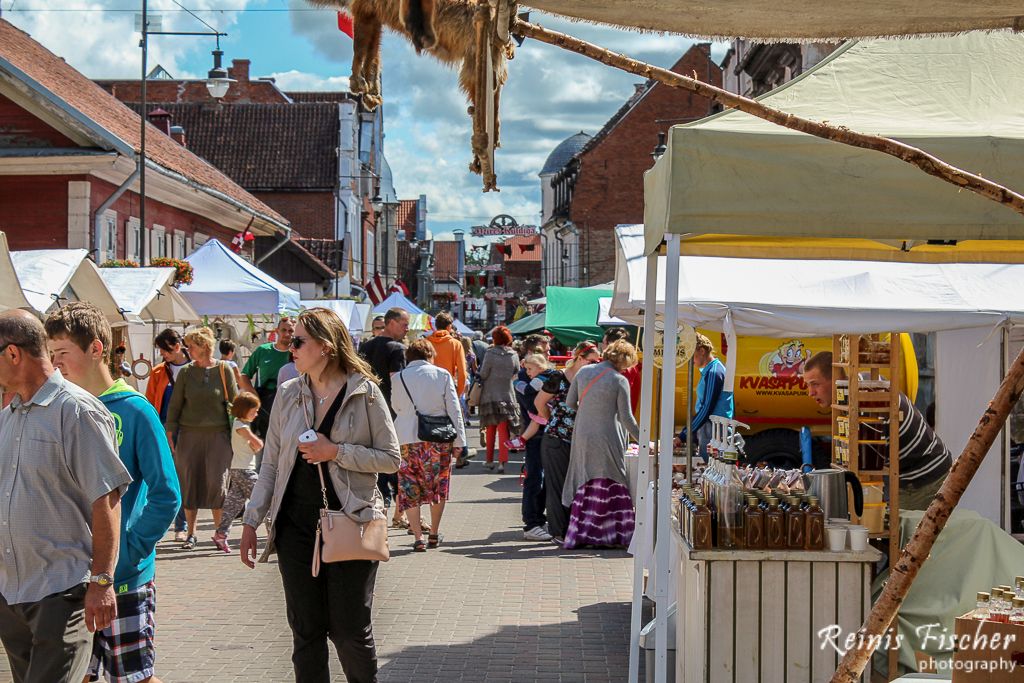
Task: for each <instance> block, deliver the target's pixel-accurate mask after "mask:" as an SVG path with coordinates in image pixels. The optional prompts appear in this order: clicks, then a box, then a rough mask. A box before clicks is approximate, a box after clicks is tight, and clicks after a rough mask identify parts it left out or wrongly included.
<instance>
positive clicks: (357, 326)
mask: <svg viewBox="0 0 1024 683" xmlns="http://www.w3.org/2000/svg"><path fill="white" fill-rule="evenodd" d="M372 311H373V306H371V305H370V304H356V305H355V306H353V307H352V317H351V318H350V322H349V324H348V330H349V332H351V333H352V336H353V337H355V336H357V335H362V334H364V333H365V332H366V330H367V327H366V325H367V321H368V320H369V319H370V313H371V312H372Z"/></svg>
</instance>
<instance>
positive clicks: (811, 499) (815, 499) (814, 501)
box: [807, 496, 818, 505]
mask: <svg viewBox="0 0 1024 683" xmlns="http://www.w3.org/2000/svg"><path fill="white" fill-rule="evenodd" d="M807 502H808V503H810V504H811V505H817V504H818V497H817V496H807Z"/></svg>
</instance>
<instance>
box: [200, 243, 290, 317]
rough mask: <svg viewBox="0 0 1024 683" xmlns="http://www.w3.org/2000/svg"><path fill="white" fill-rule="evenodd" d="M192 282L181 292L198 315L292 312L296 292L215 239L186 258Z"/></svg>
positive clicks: (248, 314)
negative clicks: (191, 274)
mask: <svg viewBox="0 0 1024 683" xmlns="http://www.w3.org/2000/svg"><path fill="white" fill-rule="evenodd" d="M185 260H186V261H188V262H189V263H190V264H192V270H193V276H192V282H191V284H185V285H182V286H181V288H180V291H181V294H182V295H183V296H184V297H185V300H186V301H188V303H189V304H190V305H191V306H192V307H193V308H194V309H195V311H196V313H198V314H199V315H201V316H211V317H214V316H221V317H224V316H250V315H258V314H263V315H271V316H276V315H280V314H291V315H294V314H295V313H297V312H298V311H299V306H300V304H299V293H298V292H296V291H295V290H294V289H291V288H290V287H287V286H285V285H283V284H281V283H280V282H278V281H277V280H275V279H274V278H272V277H270V276H269V275H267V274H266V273H264V272H263V271H262V270H260V269H259V268H257V267H256V266H254V265H252V264H251V263H249V262H248V261H246V260H245V259H243V258H242V257H240V256H238V255H237V254H235V253H233V252H232V251H231V250H230V249H228V248H227V247H225V246H224V245H223V244H221V243H220V242H219V241H217V240H209V241H208V242H206V243H205V244H204V245H203V246H201V247H200V248H199V249H197V250H196V251H195V252H193V253H192V255H191V256H189V257H188V258H187V259H185Z"/></svg>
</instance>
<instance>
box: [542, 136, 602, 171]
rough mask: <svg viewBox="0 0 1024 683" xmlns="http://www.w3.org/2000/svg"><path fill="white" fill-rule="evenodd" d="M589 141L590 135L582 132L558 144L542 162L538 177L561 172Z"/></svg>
mask: <svg viewBox="0 0 1024 683" xmlns="http://www.w3.org/2000/svg"><path fill="white" fill-rule="evenodd" d="M588 140H590V135H589V134H587V133H584V132H583V131H582V130H581V131H580V132H579V133H576V134H575V135H570V136H569V137H567V138H566V139H564V140H562V141H561V142H560V143H558V146H557V147H555V148H554V149H553V150H551V154H549V155H548V158H547V160H546V161H545V162H544V168H542V169H541V170H540V174H539V175H547V174H549V173H558V172H559V171H561V170H562V167H564V166H565V165H566V164H567V163H569V161H570V160H571V159H572V158H573V157H574V156H576V154H577V153H578V152H579V151H580V150H581V149H583V146H584V145H585V144H587V141H588Z"/></svg>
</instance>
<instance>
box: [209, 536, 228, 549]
mask: <svg viewBox="0 0 1024 683" xmlns="http://www.w3.org/2000/svg"><path fill="white" fill-rule="evenodd" d="M210 539H211V540H212V541H213V544H214V545H215V546H217V549H218V550H220V551H221V552H224V553H230V552H231V546H229V545H228V537H227V536H221V535H220V534H214V535H213V536H211V537H210Z"/></svg>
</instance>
